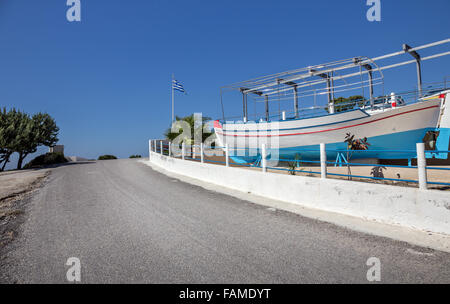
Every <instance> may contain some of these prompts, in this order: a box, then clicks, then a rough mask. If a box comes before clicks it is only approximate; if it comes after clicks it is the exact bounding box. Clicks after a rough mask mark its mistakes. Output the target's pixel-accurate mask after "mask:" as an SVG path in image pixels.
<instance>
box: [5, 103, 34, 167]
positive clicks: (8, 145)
mask: <svg viewBox="0 0 450 304" xmlns="http://www.w3.org/2000/svg"><path fill="white" fill-rule="evenodd" d="M27 117H28V116H27V115H26V114H25V113H23V112H20V111H17V110H16V109H14V108H13V109H11V110H9V111H6V108H3V109H2V111H1V113H0V164H1V168H0V171H3V170H4V169H5V166H6V165H7V163H8V162H9V158H10V157H11V155H12V154H13V153H14V152H16V151H17V147H18V144H19V140H20V135H21V132H22V130H23V128H24V123H25V121H26V119H27Z"/></svg>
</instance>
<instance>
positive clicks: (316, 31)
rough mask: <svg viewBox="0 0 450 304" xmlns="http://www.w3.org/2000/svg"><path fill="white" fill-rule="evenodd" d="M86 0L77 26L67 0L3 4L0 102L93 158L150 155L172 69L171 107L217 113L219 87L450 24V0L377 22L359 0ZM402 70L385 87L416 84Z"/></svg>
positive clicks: (405, 7)
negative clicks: (51, 125)
mask: <svg viewBox="0 0 450 304" xmlns="http://www.w3.org/2000/svg"><path fill="white" fill-rule="evenodd" d="M81 4H82V11H81V18H82V19H81V22H72V23H70V22H68V21H67V19H66V11H67V9H68V7H67V6H66V0H47V1H28V0H0V106H2V107H3V106H6V107H7V108H10V107H16V108H19V109H21V110H24V111H26V112H28V113H34V112H38V111H44V112H47V113H49V114H51V115H52V116H53V117H55V119H56V121H57V124H58V125H59V127H60V128H61V131H60V136H59V137H60V143H61V144H64V145H65V147H66V155H78V156H83V157H89V158H96V157H98V155H100V154H106V153H108V154H115V155H117V156H119V157H128V156H129V155H131V154H137V153H138V154H142V155H146V154H147V147H148V139H149V138H159V137H161V136H162V132H163V131H164V130H165V129H166V128H167V127H168V125H169V123H170V116H171V106H170V100H171V97H170V78H171V73H175V75H176V78H177V79H178V80H179V81H181V82H182V83H183V84H184V86H185V88H186V90H187V91H188V95H186V96H183V95H181V94H178V95H177V97H176V114H177V115H187V114H190V113H192V112H203V113H204V115H207V116H210V117H213V118H219V117H220V116H221V112H220V99H219V88H220V87H221V86H222V85H226V84H230V83H233V82H237V81H241V80H245V79H248V78H253V77H257V76H261V75H264V74H269V73H276V72H280V71H284V70H290V69H294V68H299V67H304V66H308V65H313V64H319V63H323V62H329V61H332V60H337V59H343V58H350V57H354V56H369V57H375V56H378V55H382V54H385V53H390V52H393V51H397V50H400V49H401V45H402V44H403V43H408V44H410V45H412V46H414V45H421V44H425V43H429V42H433V41H437V40H442V39H445V38H448V37H449V29H450V19H449V18H448V12H449V11H450V1H448V0H433V1H421V0H420V1H419V0H415V1H407V0H396V1H392V0H389V1H388V0H381V5H382V10H381V13H382V21H381V22H368V21H367V19H366V11H367V9H368V8H369V7H368V6H366V1H365V0H346V1H335V0H316V1H300V0H297V1H281V0H280V1H273V0H272V1H264V0H258V1H245V0H240V1H211V0H210V1H197V0H191V1H177V0H172V1H151V0H133V1H125V0H81ZM435 50H436V51H439V50H440V49H439V48H436V49H435ZM447 50H448V47H447ZM424 55H426V53H425V54H424ZM405 59H409V58H407V57H405ZM449 61H450V60H449V58H446V57H444V59H440V60H436V61H428V62H426V63H424V68H423V78H424V82H433V81H442V79H443V77H444V76H450V71H449V68H450V62H449ZM400 72H401V73H403V74H401V75H402V76H401V77H398V76H396V77H394V76H392V77H389V75H388V74H386V75H385V76H386V78H385V82H386V85H387V89H391V88H392V90H394V89H395V90H404V89H412V88H413V87H414V86H415V84H416V82H415V81H416V76H415V75H416V74H415V68H414V66H413V65H411V66H407V67H404V68H401V69H400ZM42 150H43V149H40V152H41V151H42Z"/></svg>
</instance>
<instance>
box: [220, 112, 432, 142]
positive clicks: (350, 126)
mask: <svg viewBox="0 0 450 304" xmlns="http://www.w3.org/2000/svg"><path fill="white" fill-rule="evenodd" d="M438 107H439V105H436V106H431V107H426V108H422V109H416V110H411V111H407V112H403V113H398V114H394V115H391V116H387V117H383V118H378V119H374V120H371V121H367V122H363V123H359V124H355V125H349V126H345V127H339V128H334V129H327V130H320V131H312V132H304V133H291V134H280V135H236V134H232V135H228V134H225V133H223V132H217V133H218V134H221V135H223V136H236V137H274V136H280V137H283V136H293V135H306V134H314V133H323V132H330V131H336V130H342V129H346V128H352V127H357V126H362V125H366V124H369V123H373V122H376V121H380V120H384V119H388V118H392V117H395V116H400V115H403V114H408V113H412V112H417V111H422V110H428V109H432V108H438ZM336 123H337V124H338V123H339V122H336ZM220 127H222V126H220Z"/></svg>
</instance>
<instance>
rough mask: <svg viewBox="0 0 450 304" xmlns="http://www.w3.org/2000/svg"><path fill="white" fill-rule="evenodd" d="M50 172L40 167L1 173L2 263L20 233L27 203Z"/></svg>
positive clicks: (0, 243)
mask: <svg viewBox="0 0 450 304" xmlns="http://www.w3.org/2000/svg"><path fill="white" fill-rule="evenodd" d="M50 172H51V170H49V169H40V170H21V171H6V172H2V173H0V264H1V259H2V257H3V255H4V254H5V253H6V251H7V247H8V245H9V243H11V242H12V241H13V240H14V239H15V238H16V236H17V235H18V231H19V228H20V225H21V223H22V222H23V220H24V213H25V208H26V206H27V203H28V202H29V201H30V198H31V196H32V195H33V193H34V192H35V191H36V190H37V189H39V188H40V187H41V186H42V185H43V184H44V182H45V181H46V179H47V177H48V176H49V174H50Z"/></svg>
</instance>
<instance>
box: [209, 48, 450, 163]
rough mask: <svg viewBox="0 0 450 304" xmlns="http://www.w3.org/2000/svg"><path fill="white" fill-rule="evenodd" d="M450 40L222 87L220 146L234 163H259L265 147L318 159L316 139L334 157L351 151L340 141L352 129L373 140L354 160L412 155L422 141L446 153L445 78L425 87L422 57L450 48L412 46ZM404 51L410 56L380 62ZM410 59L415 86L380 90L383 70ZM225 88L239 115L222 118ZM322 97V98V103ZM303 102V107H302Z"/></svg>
mask: <svg viewBox="0 0 450 304" xmlns="http://www.w3.org/2000/svg"><path fill="white" fill-rule="evenodd" d="M449 42H450V39H446V40H443V41H438V42H434V43H431V44H428V45H424V46H420V47H416V48H411V47H409V46H408V45H403V50H402V51H401V52H395V53H392V54H387V55H383V56H380V57H377V58H373V59H371V58H368V57H353V58H350V59H345V60H340V61H336V62H331V63H326V64H320V65H314V66H308V67H306V68H301V69H296V70H293V71H288V72H283V73H278V74H274V75H268V76H264V77H260V78H257V79H252V80H248V81H244V82H240V83H237V84H233V85H230V86H226V87H223V88H222V89H221V101H222V110H223V118H222V120H217V121H215V122H214V131H215V134H216V137H217V142H218V145H219V146H221V147H225V146H226V147H227V149H228V151H229V155H230V157H231V158H232V159H233V160H234V161H235V162H237V163H254V162H258V160H259V159H260V158H261V149H262V145H265V146H266V147H267V151H268V152H267V153H268V154H269V157H273V158H276V159H281V160H282V159H293V158H296V157H299V158H301V159H304V160H306V159H309V160H317V159H319V158H320V152H319V151H320V150H319V145H320V144H321V143H324V144H325V145H326V150H327V157H328V158H330V159H331V158H339V157H340V155H341V154H343V153H344V152H345V151H346V150H347V149H348V148H347V143H346V142H345V139H346V137H347V136H350V135H351V136H354V137H355V138H365V139H367V142H368V143H369V144H370V146H368V150H367V151H365V152H364V153H356V154H354V156H353V157H352V158H374V159H411V158H415V157H416V155H415V152H413V151H415V149H416V143H419V142H425V144H426V148H427V150H428V151H432V150H439V151H442V150H444V151H446V150H448V149H449V136H450V107H449V106H447V107H446V105H449V103H450V90H449V89H448V88H447V84H446V83H442V84H439V85H434V86H432V87H427V88H426V89H423V87H424V85H423V84H422V75H421V63H422V62H423V61H425V60H429V59H434V58H438V57H441V56H445V55H448V54H449V53H450V52H444V53H439V54H433V55H431V56H427V57H421V56H419V55H418V53H417V51H418V50H422V49H425V48H430V47H433V46H436V45H441V44H446V43H449ZM402 54H410V55H411V56H413V57H414V60H409V61H405V62H399V63H395V64H391V65H389V66H379V64H378V61H380V60H383V59H386V58H391V57H395V56H399V55H402ZM411 63H416V65H417V78H418V84H417V89H416V90H412V91H408V92H401V93H389V94H384V87H385V84H384V75H383V71H384V70H386V69H391V68H395V67H398V66H402V65H407V64H411ZM376 90H377V91H378V93H377V94H375V93H376ZM229 91H231V92H235V93H236V92H237V93H238V94H239V95H241V97H242V116H240V117H234V118H232V119H227V118H225V113H224V102H223V94H224V92H229ZM358 93H359V94H358ZM365 95H368V96H367V97H365ZM249 99H251V100H250V101H253V102H254V114H253V115H251V114H250V115H249V112H250V110H249ZM319 99H325V100H327V101H326V102H324V103H323V104H321V103H319V102H318V101H319ZM286 102H288V107H289V108H291V110H289V108H286ZM301 103H303V104H305V105H306V107H302V108H300V107H299V104H301ZM274 107H275V111H271V108H272V109H273V108H274ZM261 108H262V109H263V111H261V112H258V110H259V109H261ZM274 112H275V113H274ZM427 157H434V158H445V159H446V158H447V157H448V153H432V152H428V153H427Z"/></svg>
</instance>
